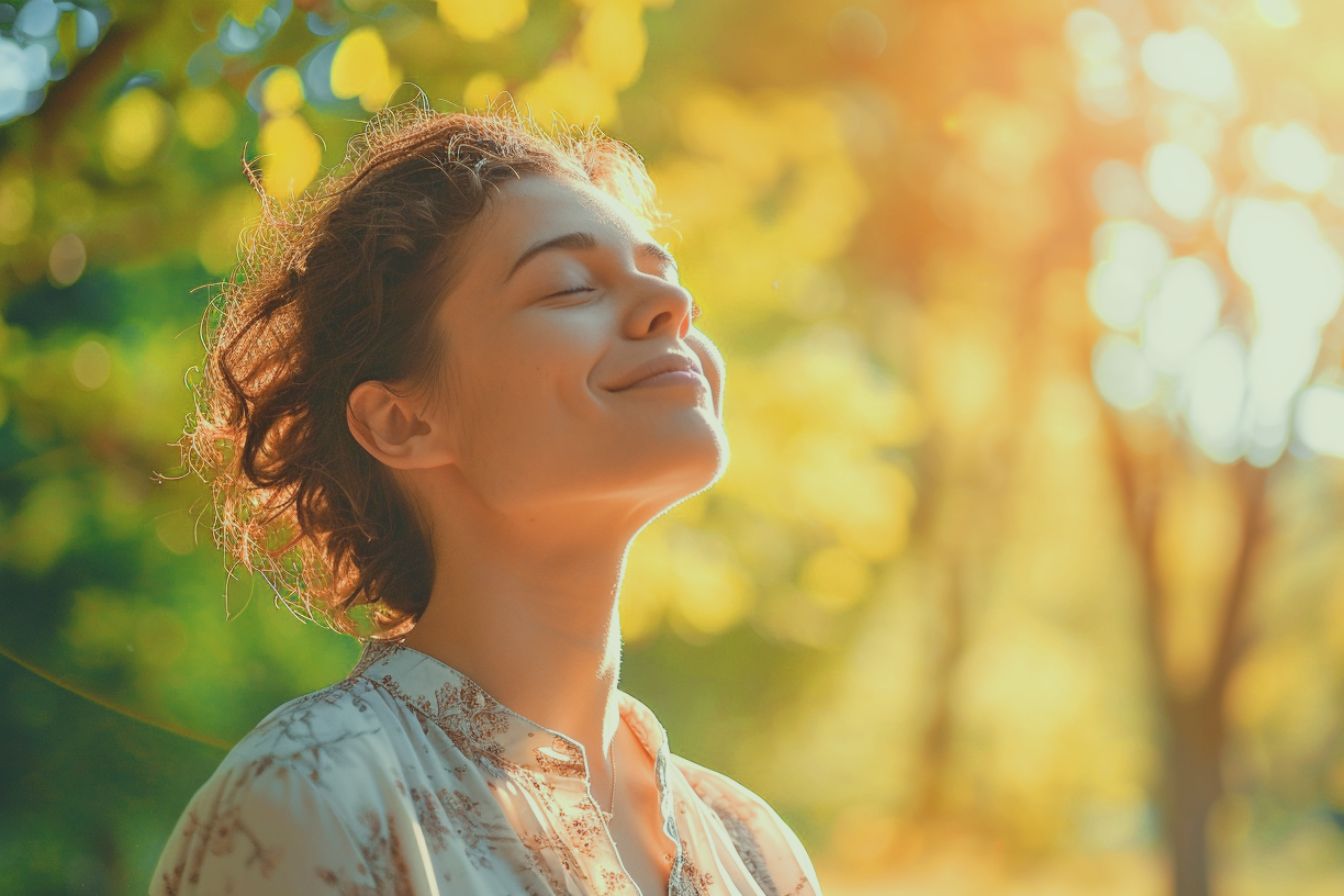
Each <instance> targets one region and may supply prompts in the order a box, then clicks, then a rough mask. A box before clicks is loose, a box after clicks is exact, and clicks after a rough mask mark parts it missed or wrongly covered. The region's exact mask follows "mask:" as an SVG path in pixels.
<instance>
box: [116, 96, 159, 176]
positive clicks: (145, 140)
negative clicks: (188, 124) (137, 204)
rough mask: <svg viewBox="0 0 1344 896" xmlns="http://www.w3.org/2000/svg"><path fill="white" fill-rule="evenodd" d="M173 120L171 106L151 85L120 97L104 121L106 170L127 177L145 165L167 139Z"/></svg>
mask: <svg viewBox="0 0 1344 896" xmlns="http://www.w3.org/2000/svg"><path fill="white" fill-rule="evenodd" d="M171 122H172V107H170V106H169V105H168V103H167V102H166V101H165V100H164V99H163V97H161V96H159V95H158V94H157V93H155V92H154V91H153V90H152V89H151V88H149V87H146V86H141V87H135V88H132V89H131V90H128V91H127V92H126V93H123V94H122V95H121V96H119V97H117V99H116V100H115V101H114V102H113V103H112V106H111V108H109V109H108V110H107V117H106V119H105V120H104V122H103V162H104V164H105V165H106V166H107V173H108V174H110V175H111V176H112V177H113V179H115V180H124V179H126V178H128V177H129V176H130V175H132V174H134V173H135V172H136V171H137V170H139V169H140V168H141V167H143V166H144V165H145V163H147V162H148V161H149V160H150V159H151V158H153V156H154V154H155V153H156V152H157V151H158V150H159V148H160V147H161V146H163V144H164V141H165V140H167V138H168V129H169V127H170V125H171Z"/></svg>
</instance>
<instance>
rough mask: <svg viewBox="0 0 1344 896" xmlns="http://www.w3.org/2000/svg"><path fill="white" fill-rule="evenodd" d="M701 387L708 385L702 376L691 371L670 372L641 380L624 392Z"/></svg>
mask: <svg viewBox="0 0 1344 896" xmlns="http://www.w3.org/2000/svg"><path fill="white" fill-rule="evenodd" d="M672 385H682V386H699V387H701V388H703V387H705V386H707V385H708V383H706V382H705V378H704V377H702V376H701V375H700V374H698V373H695V372H694V371H690V370H669V371H667V372H666V373H660V374H658V375H657V376H651V377H649V378H648V379H645V380H640V381H639V382H637V383H635V384H634V385H633V386H626V387H625V389H622V390H621V391H622V392H625V391H628V390H630V389H642V388H644V387H645V386H672Z"/></svg>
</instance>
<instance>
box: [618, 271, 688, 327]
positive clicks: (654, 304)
mask: <svg viewBox="0 0 1344 896" xmlns="http://www.w3.org/2000/svg"><path fill="white" fill-rule="evenodd" d="M640 280H641V283H640V286H639V288H640V289H641V290H642V292H641V295H640V300H639V302H638V303H637V306H636V307H637V311H636V313H635V314H634V315H632V319H633V326H634V328H635V334H634V335H636V336H645V335H647V334H648V333H650V332H652V331H655V330H657V329H660V328H668V327H671V328H675V329H676V331H677V335H678V337H679V338H683V339H684V338H685V337H686V334H687V333H688V332H689V331H690V328H691V320H692V319H693V313H694V310H695V301H694V300H693V299H692V297H691V293H690V291H689V290H688V289H686V287H684V286H682V285H681V284H680V283H673V282H672V281H670V280H666V279H664V278H662V277H658V276H654V275H645V276H643V277H641V278H640Z"/></svg>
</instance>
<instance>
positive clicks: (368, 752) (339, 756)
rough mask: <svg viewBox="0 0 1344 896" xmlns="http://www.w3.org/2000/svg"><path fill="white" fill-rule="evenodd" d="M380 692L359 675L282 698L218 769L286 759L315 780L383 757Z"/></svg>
mask: <svg viewBox="0 0 1344 896" xmlns="http://www.w3.org/2000/svg"><path fill="white" fill-rule="evenodd" d="M384 706H385V703H384V701H383V699H382V697H381V694H380V693H379V692H378V691H377V690H376V689H375V688H374V687H372V685H371V684H370V682H368V681H367V680H366V679H363V678H348V679H345V680H344V681H338V682H336V683H335V684H332V685H328V686H327V687H325V688H322V689H321V690H317V691H312V692H310V693H307V694H303V695H301V696H299V697H295V698H294V699H292V700H287V701H286V702H284V703H281V704H280V705H279V706H277V707H276V708H275V709H273V710H271V711H270V712H269V713H268V714H267V715H266V716H265V717H263V718H262V719H261V721H259V722H257V724H256V725H255V726H254V727H253V728H252V730H251V731H249V732H247V734H245V735H243V737H242V738H241V739H240V740H239V741H238V742H237V743H236V744H234V746H233V748H232V749H231V750H230V751H229V754H228V755H227V756H226V757H225V759H224V761H223V763H221V770H227V769H229V768H239V767H244V766H253V765H257V764H264V765H269V764H272V763H280V764H290V765H295V766H297V767H300V768H302V769H304V770H306V771H308V772H310V773H313V774H312V775H310V777H312V778H313V780H315V781H320V779H321V777H322V773H323V771H324V770H327V769H331V768H333V767H336V766H347V767H348V766H349V765H352V764H353V765H367V764H369V763H375V764H376V763H379V762H381V761H385V760H386V759H388V758H389V757H388V755H387V753H388V749H389V747H388V737H389V731H388V727H389V726H388V725H387V719H386V713H385V712H384V711H382V710H383V709H384Z"/></svg>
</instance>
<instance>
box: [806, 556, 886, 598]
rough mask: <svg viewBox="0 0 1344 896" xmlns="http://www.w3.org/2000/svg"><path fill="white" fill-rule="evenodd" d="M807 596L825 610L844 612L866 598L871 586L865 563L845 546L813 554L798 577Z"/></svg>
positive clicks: (871, 580) (870, 577) (869, 573)
mask: <svg viewBox="0 0 1344 896" xmlns="http://www.w3.org/2000/svg"><path fill="white" fill-rule="evenodd" d="M798 580H799V584H801V585H802V586H803V587H804V589H806V592H807V596H808V597H809V598H810V599H811V600H812V601H813V602H814V603H816V604H817V605H818V606H820V607H822V608H824V609H827V610H845V609H848V608H849V607H852V606H853V605H854V604H856V603H858V602H859V601H861V600H862V599H864V598H865V597H867V596H868V594H869V592H870V590H871V589H872V585H873V578H872V574H871V572H870V570H869V568H868V563H867V561H866V560H864V558H863V557H862V556H860V555H859V553H858V552H857V551H855V550H854V549H853V548H852V547H850V546H848V545H846V544H835V545H828V546H827V547H824V548H821V549H820V550H817V551H813V552H812V554H811V556H809V557H808V558H807V560H806V561H804V563H803V568H802V571H801V572H800V574H799V577H798Z"/></svg>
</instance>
